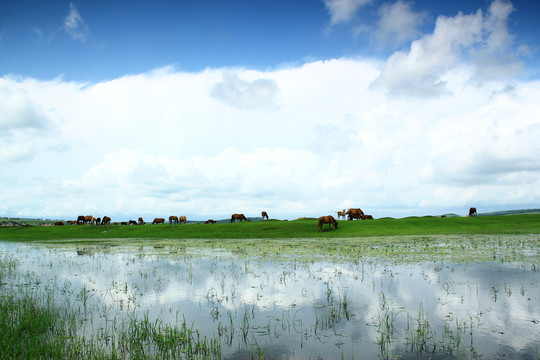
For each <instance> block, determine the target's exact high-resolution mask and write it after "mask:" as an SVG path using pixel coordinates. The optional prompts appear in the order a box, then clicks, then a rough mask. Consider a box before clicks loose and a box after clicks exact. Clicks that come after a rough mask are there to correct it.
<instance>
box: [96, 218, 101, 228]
mask: <svg viewBox="0 0 540 360" xmlns="http://www.w3.org/2000/svg"><path fill="white" fill-rule="evenodd" d="M96 225H97V226H99V225H101V218H97V219H96Z"/></svg>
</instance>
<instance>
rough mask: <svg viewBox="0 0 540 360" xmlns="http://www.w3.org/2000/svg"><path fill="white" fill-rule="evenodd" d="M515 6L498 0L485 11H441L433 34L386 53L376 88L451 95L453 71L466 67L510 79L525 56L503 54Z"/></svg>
mask: <svg viewBox="0 0 540 360" xmlns="http://www.w3.org/2000/svg"><path fill="white" fill-rule="evenodd" d="M512 10H513V7H512V5H511V4H509V3H506V2H503V1H502V0H496V1H494V2H493V3H492V4H491V6H490V9H489V11H488V14H487V15H486V16H484V14H483V12H482V10H478V11H476V12H475V13H473V14H468V15H466V14H463V13H461V12H460V13H458V14H457V15H455V16H453V17H446V16H439V17H438V18H437V21H436V24H435V29H434V31H433V33H432V34H427V35H424V36H423V37H421V38H420V39H418V40H415V41H413V42H412V43H411V46H410V48H409V49H408V50H407V51H398V52H396V53H394V54H393V55H391V56H390V57H389V58H388V59H387V61H386V62H385V64H384V66H383V67H382V70H381V73H380V75H379V77H378V78H377V79H376V80H375V81H374V82H373V84H372V85H373V88H379V89H383V90H384V91H386V92H387V93H389V94H392V95H401V96H411V95H412V96H420V97H437V96H441V95H448V94H449V93H450V91H451V90H450V88H449V86H448V80H447V77H448V75H449V73H451V72H461V74H462V75H464V74H465V72H464V71H463V70H464V69H465V68H467V69H468V70H467V71H468V72H469V73H468V74H467V75H466V76H468V78H469V79H477V80H478V79H486V78H488V77H489V78H491V79H501V78H504V77H506V79H508V78H509V77H510V76H512V75H514V74H515V73H516V72H517V71H518V70H519V69H520V68H521V63H520V62H518V61H517V60H516V59H513V58H510V57H509V56H505V55H504V54H505V53H508V52H509V49H510V45H511V38H512V37H511V36H510V34H509V33H508V29H507V22H508V16H509V15H510V13H511V12H512Z"/></svg>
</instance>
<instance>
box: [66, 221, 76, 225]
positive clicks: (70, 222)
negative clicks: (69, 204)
mask: <svg viewBox="0 0 540 360" xmlns="http://www.w3.org/2000/svg"><path fill="white" fill-rule="evenodd" d="M67 223H68V224H69V225H76V224H77V221H75V220H68V221H67Z"/></svg>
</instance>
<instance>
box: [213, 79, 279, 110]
mask: <svg viewBox="0 0 540 360" xmlns="http://www.w3.org/2000/svg"><path fill="white" fill-rule="evenodd" d="M211 94H212V96H213V97H215V98H216V99H219V100H221V101H224V102H226V103H227V104H229V105H231V106H235V107H239V108H245V109H255V108H268V107H272V106H274V105H275V99H276V96H277V94H278V87H277V86H276V83H275V82H274V81H273V80H270V79H255V80H252V81H247V80H243V79H240V78H239V77H238V75H236V74H233V73H231V74H224V75H223V81H222V82H220V83H218V84H216V85H215V86H214V87H213V88H212V93H211Z"/></svg>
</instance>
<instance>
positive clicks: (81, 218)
mask: <svg viewBox="0 0 540 360" xmlns="http://www.w3.org/2000/svg"><path fill="white" fill-rule="evenodd" d="M77 225H84V215H79V216H78V217H77Z"/></svg>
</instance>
